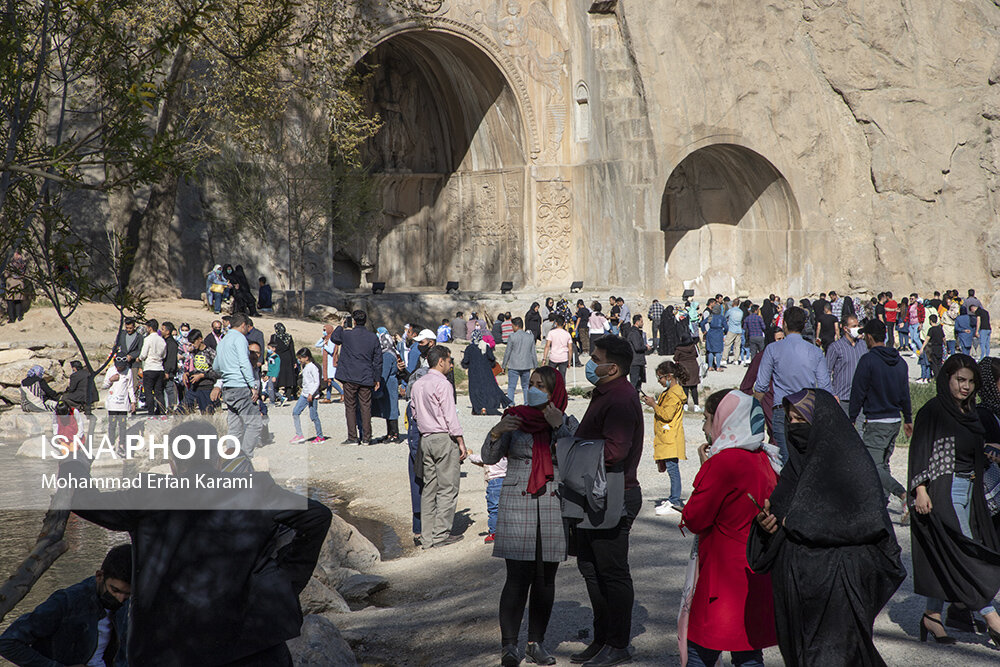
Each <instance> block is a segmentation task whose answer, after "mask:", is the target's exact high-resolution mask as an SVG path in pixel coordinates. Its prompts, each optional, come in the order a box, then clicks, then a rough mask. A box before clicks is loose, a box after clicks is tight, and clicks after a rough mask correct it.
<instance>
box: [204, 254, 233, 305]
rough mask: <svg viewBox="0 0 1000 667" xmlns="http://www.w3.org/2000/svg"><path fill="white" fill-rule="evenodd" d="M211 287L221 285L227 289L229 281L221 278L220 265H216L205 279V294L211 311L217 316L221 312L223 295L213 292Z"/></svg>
mask: <svg viewBox="0 0 1000 667" xmlns="http://www.w3.org/2000/svg"><path fill="white" fill-rule="evenodd" d="M212 285H222V286H223V287H227V286H228V285H229V281H228V280H226V279H225V278H224V277H223V276H222V265H221V264H216V265H215V267H213V268H212V270H211V272H209V274H208V276H207V277H206V279H205V292H206V294H207V296H208V302H209V305H210V306H212V310H214V311H215V314H216V315H218V314H219V313H221V312H222V297H223V293H222V292H213V291H212Z"/></svg>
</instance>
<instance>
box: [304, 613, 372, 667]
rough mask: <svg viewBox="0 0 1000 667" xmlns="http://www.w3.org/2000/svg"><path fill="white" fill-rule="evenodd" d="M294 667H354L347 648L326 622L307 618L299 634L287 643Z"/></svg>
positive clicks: (338, 632) (349, 648) (329, 623)
mask: <svg viewBox="0 0 1000 667" xmlns="http://www.w3.org/2000/svg"><path fill="white" fill-rule="evenodd" d="M288 649H289V651H291V653H292V664H293V665H295V667H355V665H357V664H358V660H357V658H355V657H354V652H353V651H352V650H351V646H350V644H348V643H347V642H346V641H344V638H343V637H342V636H341V635H340V631H339V630H337V626H335V625H334V624H333V622H331V621H330V620H329V619H326V618H323V617H322V616H317V615H315V614H310V615H308V616H306V617H305V619H304V620H303V622H302V634H301V635H299V636H298V637H296V638H295V639H292V640H289V642H288Z"/></svg>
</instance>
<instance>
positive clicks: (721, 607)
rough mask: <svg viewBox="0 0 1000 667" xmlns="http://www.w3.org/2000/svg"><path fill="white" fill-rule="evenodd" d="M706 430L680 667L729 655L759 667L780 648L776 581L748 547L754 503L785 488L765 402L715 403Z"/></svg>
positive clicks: (722, 397) (721, 396) (690, 512)
mask: <svg viewBox="0 0 1000 667" xmlns="http://www.w3.org/2000/svg"><path fill="white" fill-rule="evenodd" d="M704 431H705V436H706V437H707V439H708V442H707V443H705V444H704V445H702V446H701V447H699V448H698V456H699V457H700V458H701V462H702V463H701V470H700V471H698V475H697V476H696V477H695V479H694V493H692V494H691V497H690V498H689V499H688V501H687V504H685V505H684V511H683V513H682V515H683V521H682V523H681V526H682V527H685V528H687V529H689V530H690V531H691V532H693V533H695V534H696V535H697V538H696V539H695V544H694V547H693V548H692V554H691V561H690V563H689V564H688V576H687V581H686V582H685V586H684V595H683V598H682V603H681V612H680V616H679V618H678V622H677V638H678V643H679V647H680V653H681V665H689V666H690V667H703V666H708V665H714V664H715V663H716V661H717V660H718V658H719V655H720V654H721V653H722V652H723V651H730V652H732V658H733V664H734V665H739V666H743V667H751V666H760V665H763V664H764V662H763V654H762V650H763V649H764V648H766V647H768V646H774V645H775V644H777V643H778V639H777V635H776V633H775V627H774V599H773V596H772V592H771V577H770V575H767V574H756V573H754V572H753V571H752V570H751V569H750V565H749V564H748V563H747V556H746V545H747V538H748V537H749V535H750V527H751V526H752V525H753V521H754V519H755V517H756V516H757V512H758V509H757V507H756V505H755V503H756V502H757V501H756V500H755V499H758V498H760V499H764V498H767V497H769V496H770V495H771V491H773V490H774V487H775V485H776V484H777V482H778V476H777V471H778V470H780V467H781V463H780V459H779V454H778V450H777V448H776V447H774V446H773V445H769V444H767V443H765V441H764V440H765V437H766V436H765V431H764V410H763V409H762V408H761V405H760V403H759V402H758V401H757V399H755V398H753V397H752V396H749V395H747V394H744V393H743V392H741V391H738V390H729V389H727V390H724V391H719V392H716V393H714V394H712V395H711V396H709V397H708V400H707V401H705V426H704Z"/></svg>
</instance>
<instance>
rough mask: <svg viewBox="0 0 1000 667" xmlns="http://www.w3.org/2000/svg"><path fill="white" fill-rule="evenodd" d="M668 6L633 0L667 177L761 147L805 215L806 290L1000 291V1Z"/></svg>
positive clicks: (795, 269) (812, 0) (802, 266)
mask: <svg viewBox="0 0 1000 667" xmlns="http://www.w3.org/2000/svg"><path fill="white" fill-rule="evenodd" d="M664 4H665V3H630V4H628V5H625V6H624V7H623V8H622V11H624V16H625V18H626V20H627V21H628V23H629V24H630V26H631V33H632V36H633V45H634V48H635V52H636V56H637V60H638V63H639V69H640V72H641V74H642V77H643V79H644V80H645V82H646V86H645V88H646V90H647V91H650V100H649V106H650V121H651V123H652V125H653V128H654V132H653V134H654V136H655V137H656V140H657V149H658V153H659V154H660V155H661V156H662V157H661V159H660V162H659V164H660V173H659V183H661V184H664V185H665V184H666V183H667V181H668V179H669V178H670V175H671V173H672V172H673V170H674V169H675V167H677V166H678V164H680V162H681V161H682V160H683V159H684V158H685V157H686V156H688V155H690V154H691V153H692V152H693V151H696V150H697V149H699V148H703V147H705V146H706V145H710V144H714V143H733V144H737V145H740V146H744V147H746V148H749V149H751V150H753V151H755V152H757V153H759V154H760V155H762V156H764V157H765V158H766V159H767V160H769V161H770V162H771V163H772V164H773V165H774V166H775V167H776V168H777V170H778V171H779V172H780V173H781V174H782V175H783V176H784V178H785V179H787V181H788V183H789V186H790V190H791V192H792V194H793V195H794V197H795V201H796V202H797V208H798V211H799V214H800V217H801V228H802V230H803V232H802V234H801V235H800V238H798V239H791V240H789V246H788V247H789V248H793V247H795V245H796V244H800V245H801V252H800V253H792V252H789V254H788V261H789V270H788V276H789V286H790V287H791V288H792V289H793V290H794V289H795V288H796V286H797V285H798V286H799V287H801V288H802V289H803V290H808V289H812V290H815V291H819V290H820V289H826V288H829V287H832V286H837V287H845V286H846V287H849V288H850V289H851V290H858V289H880V288H885V287H892V288H896V289H908V288H910V287H911V286H915V287H917V288H919V289H922V290H926V289H930V288H950V287H956V288H961V287H964V286H978V287H981V288H987V287H993V288H995V287H996V286H997V285H998V284H1000V282H998V278H1000V223H998V219H997V214H998V207H1000V199H998V194H997V189H998V167H1000V159H998V152H997V151H998V149H997V144H996V141H995V139H996V135H997V133H998V132H1000V124H998V121H1000V86H998V85H996V84H998V83H1000V47H998V45H1000V40H998V39H997V37H998V28H1000V9H998V5H1000V2H997V1H996V0H994V1H992V2H991V1H988V0H977V1H972V2H956V1H953V0H946V1H944V2H941V1H939V0H900V1H897V2H893V1H884V2H861V1H850V0H848V1H844V0H805V1H796V2H792V1H777V0H775V1H771V2H765V3H715V2H707V1H702V2H683V1H678V2H675V3H669V4H670V6H669V7H664V6H663V5H664ZM665 199H666V198H665ZM708 227H709V228H711V227H713V225H708ZM701 233H702V234H705V233H706V232H704V231H702V232H701ZM690 234H691V233H690V232H689V233H688V236H690ZM747 244H752V241H747ZM703 249H704V248H703ZM667 260H668V262H669V261H671V260H670V257H667ZM803 276H806V277H808V278H809V279H808V280H796V278H797V277H799V278H801V277H803ZM747 279H748V280H751V281H752V279H753V278H752V276H747ZM807 283H808V284H807ZM775 287H776V288H778V289H781V286H780V285H777V286H775ZM751 289H752V288H751Z"/></svg>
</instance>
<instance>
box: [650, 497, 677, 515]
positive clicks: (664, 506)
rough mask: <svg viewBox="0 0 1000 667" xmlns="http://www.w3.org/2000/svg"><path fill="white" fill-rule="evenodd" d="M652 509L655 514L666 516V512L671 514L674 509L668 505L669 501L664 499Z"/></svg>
mask: <svg viewBox="0 0 1000 667" xmlns="http://www.w3.org/2000/svg"><path fill="white" fill-rule="evenodd" d="M654 511H655V512H656V516H666V515H667V514H673V512H674V509H673V508H672V507H671V506H670V501H668V500H664V501H663V502H662V503H660V504H659V505H657V506H656V509H655V510H654Z"/></svg>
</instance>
